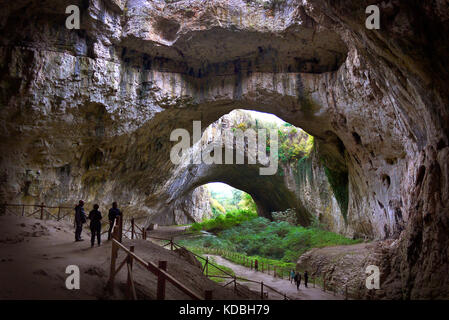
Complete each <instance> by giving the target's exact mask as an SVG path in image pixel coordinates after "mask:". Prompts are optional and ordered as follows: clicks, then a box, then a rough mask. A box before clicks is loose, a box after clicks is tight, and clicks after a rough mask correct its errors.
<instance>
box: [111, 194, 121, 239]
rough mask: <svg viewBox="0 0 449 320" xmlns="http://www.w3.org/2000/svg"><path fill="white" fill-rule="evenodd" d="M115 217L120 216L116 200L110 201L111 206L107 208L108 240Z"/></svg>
mask: <svg viewBox="0 0 449 320" xmlns="http://www.w3.org/2000/svg"><path fill="white" fill-rule="evenodd" d="M117 217H122V212H121V211H120V210H119V209H118V207H117V202H113V203H112V208H111V209H109V214H108V218H109V231H108V240H111V233H112V227H113V226H114V221H115V220H116V219H117Z"/></svg>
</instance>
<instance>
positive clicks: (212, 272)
mask: <svg viewBox="0 0 449 320" xmlns="http://www.w3.org/2000/svg"><path fill="white" fill-rule="evenodd" d="M189 250H190V251H192V252H194V253H196V254H198V255H200V256H201V257H203V258H204V259H201V258H198V257H197V260H198V261H199V262H201V266H202V268H204V265H205V264H206V260H205V259H206V257H205V256H204V255H203V254H202V252H203V251H201V250H199V249H197V248H189ZM209 262H211V263H212V264H213V265H211V264H208V267H207V274H208V275H209V276H220V277H226V276H229V275H232V276H234V275H235V273H234V270H232V269H231V268H229V267H226V266H222V265H220V264H218V263H217V262H216V261H215V259H214V258H213V257H210V258H209ZM220 269H221V270H220ZM204 272H205V273H206V270H205V271H204ZM211 279H212V280H213V281H215V282H223V281H225V280H227V279H224V278H219V277H211Z"/></svg>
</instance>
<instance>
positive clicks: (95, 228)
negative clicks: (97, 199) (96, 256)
mask: <svg viewBox="0 0 449 320" xmlns="http://www.w3.org/2000/svg"><path fill="white" fill-rule="evenodd" d="M98 208H100V206H99V205H98V204H94V209H93V210H92V211H91V212H89V217H88V218H87V219H89V220H90V232H91V237H90V244H91V247H93V246H94V244H95V236H96V237H97V242H98V245H100V244H101V219H102V216H101V212H100V211H98Z"/></svg>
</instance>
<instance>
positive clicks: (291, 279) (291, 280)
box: [290, 269, 295, 283]
mask: <svg viewBox="0 0 449 320" xmlns="http://www.w3.org/2000/svg"><path fill="white" fill-rule="evenodd" d="M294 278H295V270H293V269H292V271H290V283H293V279H294Z"/></svg>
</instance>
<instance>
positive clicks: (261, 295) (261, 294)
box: [260, 281, 263, 300]
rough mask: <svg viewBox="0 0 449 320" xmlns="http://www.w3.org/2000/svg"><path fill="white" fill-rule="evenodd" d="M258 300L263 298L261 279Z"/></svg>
mask: <svg viewBox="0 0 449 320" xmlns="http://www.w3.org/2000/svg"><path fill="white" fill-rule="evenodd" d="M260 300H263V281H262V282H260Z"/></svg>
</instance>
